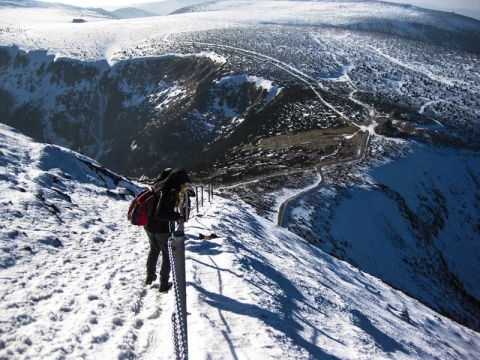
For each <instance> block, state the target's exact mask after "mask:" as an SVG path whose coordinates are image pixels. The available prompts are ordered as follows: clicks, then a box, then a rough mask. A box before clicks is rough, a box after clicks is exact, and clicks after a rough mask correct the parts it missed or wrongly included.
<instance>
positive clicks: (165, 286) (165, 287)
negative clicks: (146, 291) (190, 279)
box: [158, 282, 172, 293]
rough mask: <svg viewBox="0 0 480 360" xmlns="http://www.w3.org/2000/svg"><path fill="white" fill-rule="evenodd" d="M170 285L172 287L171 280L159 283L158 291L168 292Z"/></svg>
mask: <svg viewBox="0 0 480 360" xmlns="http://www.w3.org/2000/svg"><path fill="white" fill-rule="evenodd" d="M171 287H172V283H171V282H165V283H161V284H160V289H159V290H158V291H160V292H161V293H166V292H168V290H170V288H171Z"/></svg>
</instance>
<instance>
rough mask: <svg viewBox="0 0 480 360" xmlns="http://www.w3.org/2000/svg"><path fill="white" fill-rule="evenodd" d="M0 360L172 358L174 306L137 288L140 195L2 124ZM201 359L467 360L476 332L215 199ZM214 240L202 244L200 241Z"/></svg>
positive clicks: (200, 254)
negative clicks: (134, 204)
mask: <svg viewBox="0 0 480 360" xmlns="http://www.w3.org/2000/svg"><path fill="white" fill-rule="evenodd" d="M0 137H1V142H0V143H1V147H0V152H1V155H2V156H1V160H0V161H1V167H0V170H1V173H0V177H1V179H2V181H1V182H0V186H1V189H0V190H1V191H0V194H1V195H0V196H1V199H0V201H1V203H2V208H3V209H4V211H2V215H1V217H2V218H1V224H2V225H1V227H0V243H1V249H2V252H1V264H2V266H1V267H0V289H1V294H2V296H1V301H0V309H1V311H0V323H1V324H2V338H1V340H0V358H13V359H27V358H30V359H53V358H58V357H65V358H78V357H82V358H85V359H98V358H102V357H104V358H119V359H126V358H134V357H137V358H142V359H143V358H144V359H153V358H155V359H158V358H161V359H169V358H171V357H172V352H171V340H170V320H169V319H170V314H171V301H172V295H171V294H168V295H163V296H160V295H159V294H158V291H157V289H158V284H156V285H154V286H152V287H151V288H150V287H145V286H144V285H143V280H144V263H145V260H146V255H147V241H146V237H145V234H144V233H143V231H142V230H141V229H139V228H137V227H133V226H131V225H129V224H128V222H127V221H126V219H125V212H126V208H127V207H128V203H129V200H130V199H131V195H130V194H132V193H133V191H136V192H137V191H138V189H137V187H136V186H135V185H134V184H132V183H130V182H128V181H126V179H124V178H122V177H119V176H117V175H115V174H114V173H112V172H110V171H108V170H106V169H104V168H102V167H101V166H99V165H98V164H97V163H95V162H93V161H92V160H90V159H88V158H85V157H83V156H81V155H78V154H76V153H74V152H71V151H69V150H66V149H63V148H60V147H57V146H51V145H43V144H39V143H36V142H34V141H32V140H31V139H29V138H27V137H24V136H23V135H21V134H19V133H18V132H16V131H15V130H13V129H11V128H9V127H7V126H4V125H0ZM187 225H188V226H187V230H186V233H187V237H188V240H187V246H186V251H187V261H186V265H187V284H188V285H187V303H188V305H187V306H188V311H189V313H190V314H191V315H190V316H189V318H188V322H189V347H190V354H191V355H192V356H193V354H195V358H196V359H207V358H215V359H219V358H221V359H253V358H262V359H273V358H277V359H278V358H280V359H291V358H320V359H321V358H340V359H371V358H385V357H391V356H392V357H394V358H397V359H402V358H405V359H407V358H408V359H425V358H442V359H473V358H475V356H476V355H478V354H479V353H480V335H479V334H478V333H475V332H474V331H471V330H469V329H467V328H465V327H462V326H460V325H458V324H456V323H454V322H452V321H450V320H448V319H446V318H444V317H442V316H440V315H438V314H437V313H435V312H434V311H432V310H430V309H428V308H426V307H425V306H423V305H422V304H420V303H419V302H418V301H416V300H413V299H411V298H409V297H407V296H405V295H404V294H402V293H400V292H398V291H395V290H393V289H391V288H389V287H388V286H386V285H385V284H383V283H382V282H381V281H379V280H378V279H376V278H374V277H372V276H369V275H367V274H365V273H362V272H360V271H359V270H357V269H355V268H353V267H351V266H350V265H348V264H346V263H344V262H341V261H339V260H336V259H335V258H332V257H330V256H328V255H326V254H325V253H323V252H322V251H321V250H319V249H318V248H315V247H313V246H311V245H308V244H307V243H305V242H304V240H302V239H301V238H299V237H297V236H295V235H293V234H292V233H290V232H288V231H287V230H285V229H282V228H279V227H277V226H276V225H275V224H274V223H273V222H270V221H268V220H266V219H263V218H261V217H259V216H257V215H255V214H254V212H253V210H252V209H250V208H249V207H248V206H246V205H244V204H242V203H241V202H238V201H232V200H227V199H226V198H224V197H223V196H219V194H216V196H215V197H214V201H213V202H212V203H207V205H206V207H205V208H202V209H201V211H200V213H197V214H194V217H193V219H192V220H190V221H189V222H188V224H187ZM209 232H214V233H215V234H217V235H218V236H219V238H217V239H213V240H207V241H202V240H199V239H198V234H199V233H203V234H209Z"/></svg>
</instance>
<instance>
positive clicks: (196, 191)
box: [195, 186, 198, 214]
mask: <svg viewBox="0 0 480 360" xmlns="http://www.w3.org/2000/svg"><path fill="white" fill-rule="evenodd" d="M195 194H196V195H197V196H195V201H196V202H197V214H198V186H195Z"/></svg>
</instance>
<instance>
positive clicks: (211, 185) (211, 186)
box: [210, 183, 213, 200]
mask: <svg viewBox="0 0 480 360" xmlns="http://www.w3.org/2000/svg"><path fill="white" fill-rule="evenodd" d="M210 188H211V191H212V200H213V184H212V183H210Z"/></svg>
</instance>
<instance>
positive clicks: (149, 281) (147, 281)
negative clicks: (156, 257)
mask: <svg viewBox="0 0 480 360" xmlns="http://www.w3.org/2000/svg"><path fill="white" fill-rule="evenodd" d="M156 279H157V275H156V274H155V273H151V272H147V278H146V279H145V285H152V282H154V281H155V280H156Z"/></svg>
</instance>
